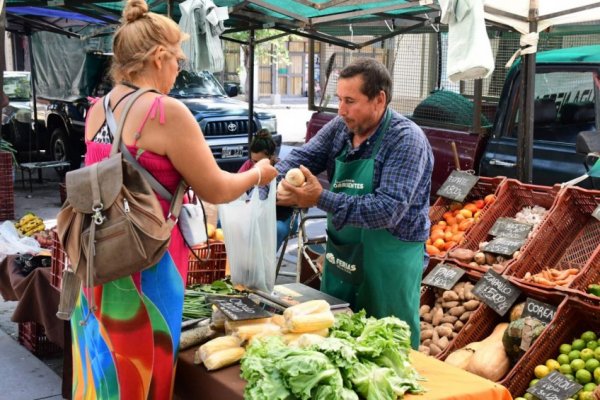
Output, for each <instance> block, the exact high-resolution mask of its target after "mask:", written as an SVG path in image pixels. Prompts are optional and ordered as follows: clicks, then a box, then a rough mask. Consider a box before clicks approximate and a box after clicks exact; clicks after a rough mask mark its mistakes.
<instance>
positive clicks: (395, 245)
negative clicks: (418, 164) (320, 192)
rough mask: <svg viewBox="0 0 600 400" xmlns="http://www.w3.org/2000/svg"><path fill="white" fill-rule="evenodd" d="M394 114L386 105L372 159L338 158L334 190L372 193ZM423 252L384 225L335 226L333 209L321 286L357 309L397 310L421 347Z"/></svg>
mask: <svg viewBox="0 0 600 400" xmlns="http://www.w3.org/2000/svg"><path fill="white" fill-rule="evenodd" d="M390 119H391V112H390V110H387V112H386V115H385V120H384V122H383V123H382V124H381V126H380V128H379V129H381V130H382V131H383V132H380V134H379V135H378V137H377V141H376V142H375V145H374V148H373V153H372V155H371V158H369V159H360V160H354V161H348V162H346V161H345V158H346V154H347V149H344V150H343V151H342V153H341V154H340V155H339V156H338V157H337V158H336V160H335V172H334V174H333V178H332V181H331V191H332V192H334V193H346V194H348V195H351V196H360V195H366V194H370V193H373V171H374V166H375V156H376V155H377V152H378V150H379V147H380V146H381V141H382V138H383V136H384V134H385V133H386V131H387V128H388V126H389V121H390ZM423 256H424V245H423V242H405V241H402V240H399V239H398V238H396V237H394V236H393V235H392V234H391V233H389V232H388V231H387V230H386V229H365V228H358V227H353V226H346V227H343V228H342V229H340V230H337V229H335V227H334V226H333V223H332V220H331V214H329V215H328V216H327V248H326V252H325V264H324V269H323V277H322V280H321V291H323V292H325V293H328V294H330V295H332V296H335V297H338V298H340V299H343V300H346V301H348V302H349V303H350V307H351V308H352V310H354V311H359V310H361V309H363V308H364V309H365V311H366V312H367V315H369V316H374V317H377V318H382V317H387V316H391V315H393V316H396V317H398V318H400V319H401V320H403V321H406V323H408V325H409V326H410V330H411V346H412V347H413V348H414V349H417V348H418V347H419V338H420V328H419V326H420V324H419V305H420V304H419V303H420V286H421V275H422V269H423Z"/></svg>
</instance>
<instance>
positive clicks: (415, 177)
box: [275, 112, 433, 242]
mask: <svg viewBox="0 0 600 400" xmlns="http://www.w3.org/2000/svg"><path fill="white" fill-rule="evenodd" d="M380 134H381V133H376V135H380ZM375 139H376V136H372V137H370V138H369V139H367V140H366V141H364V142H363V143H362V144H361V145H360V146H359V147H358V148H356V149H352V133H351V132H350V131H349V130H348V128H347V127H346V124H345V123H344V121H343V119H342V118H340V117H336V118H334V119H333V120H332V121H330V122H329V123H328V124H327V125H325V126H324V127H323V128H322V129H321V130H320V131H319V133H318V134H317V135H316V136H315V137H314V138H312V139H311V140H310V141H309V142H308V143H306V144H304V145H303V146H302V147H300V148H296V149H294V150H292V151H291V152H290V154H289V155H288V156H287V157H286V158H285V159H284V160H282V161H280V162H279V163H277V164H276V166H275V167H276V168H277V170H278V171H279V172H280V177H282V176H283V175H284V173H285V172H286V171H288V170H289V169H290V168H293V167H297V166H299V165H304V166H305V167H307V168H308V169H309V170H310V171H311V172H312V173H313V174H315V175H317V174H319V173H321V172H323V171H325V170H326V171H327V174H328V176H329V180H330V181H331V177H332V176H333V171H334V168H335V158H336V157H337V156H338V155H339V154H340V152H341V151H342V150H343V148H344V147H345V146H347V147H348V148H349V149H350V150H349V151H348V153H347V157H346V161H351V160H358V159H367V158H370V157H371V153H372V152H373V146H374V145H375V142H376V140H375ZM432 170H433V153H432V151H431V146H430V145H429V142H428V141H427V138H426V137H425V135H424V134H423V131H422V130H421V128H419V127H418V126H417V125H416V124H415V123H413V122H412V121H410V120H409V119H408V118H405V117H404V116H402V115H400V114H398V113H397V112H392V120H391V122H390V127H389V129H388V132H387V133H386V134H385V136H384V137H383V141H382V143H381V147H380V148H379V152H378V153H377V155H376V157H375V171H374V176H373V188H374V191H373V193H371V194H367V195H362V196H350V195H347V194H344V193H333V192H331V191H329V190H323V193H322V194H321V197H320V198H319V200H318V202H317V207H319V208H320V209H322V210H324V211H326V212H328V213H330V214H331V216H332V221H333V225H334V227H335V228H336V229H341V228H342V227H344V226H345V225H351V226H355V227H360V228H368V229H382V228H385V229H387V230H388V231H389V232H390V233H391V234H392V235H394V236H395V237H397V238H398V239H400V240H404V241H410V242H420V241H423V242H424V241H425V240H427V237H428V233H429V192H430V190H431V173H432Z"/></svg>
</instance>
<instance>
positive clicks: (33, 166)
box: [19, 161, 71, 192]
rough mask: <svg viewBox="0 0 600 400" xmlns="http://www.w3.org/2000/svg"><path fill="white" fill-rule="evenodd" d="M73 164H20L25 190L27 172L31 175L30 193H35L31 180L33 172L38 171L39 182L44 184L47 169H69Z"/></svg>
mask: <svg viewBox="0 0 600 400" xmlns="http://www.w3.org/2000/svg"><path fill="white" fill-rule="evenodd" d="M70 166H71V163H70V162H68V161H40V162H30V163H22V164H19V168H20V169H21V183H22V185H23V189H25V171H27V173H28V174H29V191H30V192H32V191H33V183H32V179H31V171H33V170H37V171H38V181H39V182H42V170H43V169H45V168H65V173H66V168H69V167H70Z"/></svg>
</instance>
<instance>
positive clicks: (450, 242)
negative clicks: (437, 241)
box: [444, 241, 456, 251]
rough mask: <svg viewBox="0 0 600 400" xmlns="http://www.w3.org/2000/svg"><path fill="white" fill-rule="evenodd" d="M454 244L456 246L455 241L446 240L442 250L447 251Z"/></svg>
mask: <svg viewBox="0 0 600 400" xmlns="http://www.w3.org/2000/svg"><path fill="white" fill-rule="evenodd" d="M454 246H456V242H453V241H449V242H446V244H445V245H444V250H446V251H448V250H450V249H451V248H453V247H454Z"/></svg>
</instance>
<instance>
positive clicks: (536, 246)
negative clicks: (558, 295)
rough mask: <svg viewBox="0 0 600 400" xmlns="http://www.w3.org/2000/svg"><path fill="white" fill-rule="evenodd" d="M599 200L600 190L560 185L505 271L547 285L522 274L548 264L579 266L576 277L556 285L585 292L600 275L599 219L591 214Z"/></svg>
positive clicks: (544, 267)
mask: <svg viewBox="0 0 600 400" xmlns="http://www.w3.org/2000/svg"><path fill="white" fill-rule="evenodd" d="M599 204H600V191H597V190H587V189H582V188H579V187H568V188H565V189H563V190H562V191H561V192H560V194H559V196H558V198H557V201H556V204H555V206H554V207H553V208H552V210H550V213H549V214H548V217H547V218H545V219H544V221H543V222H542V224H541V225H540V227H539V229H538V232H537V233H536V234H535V236H534V237H533V238H532V240H531V242H530V243H529V245H528V246H526V248H525V249H524V250H523V251H522V252H521V256H520V257H519V259H518V260H517V261H516V262H515V263H514V264H513V265H511V267H510V269H509V270H507V274H509V275H511V276H513V277H514V278H515V280H517V281H520V282H522V283H523V284H526V285H531V286H537V287H540V288H543V289H548V286H545V285H541V284H538V283H534V282H528V281H525V280H524V279H523V277H524V276H525V274H526V273H527V272H530V273H531V274H537V273H539V272H541V271H543V270H545V269H548V268H555V269H558V270H565V269H568V268H576V269H578V270H580V272H579V274H578V275H577V278H576V280H575V281H573V282H571V283H570V284H568V285H565V286H564V287H559V286H557V287H556V288H557V289H559V290H563V289H565V288H573V289H574V290H575V292H577V291H579V292H580V294H582V295H584V294H585V293H584V292H585V287H586V286H587V284H588V283H592V282H594V281H595V280H597V279H598V278H600V276H599V274H600V271H599V270H598V269H599V267H600V254H599V253H598V251H599V250H600V221H598V220H597V219H596V218H594V217H592V215H591V214H592V212H593V211H594V210H595V209H596V207H598V205H599ZM567 292H568V291H567ZM576 294H577V293H576Z"/></svg>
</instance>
